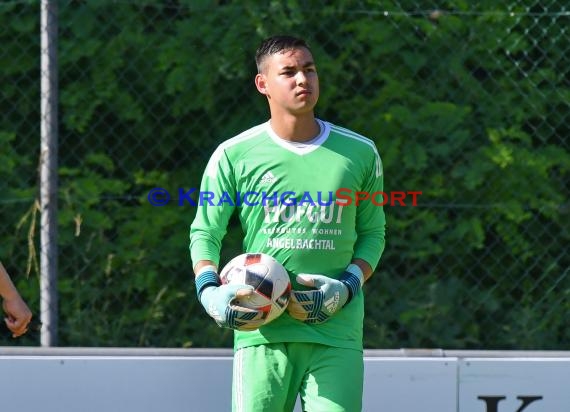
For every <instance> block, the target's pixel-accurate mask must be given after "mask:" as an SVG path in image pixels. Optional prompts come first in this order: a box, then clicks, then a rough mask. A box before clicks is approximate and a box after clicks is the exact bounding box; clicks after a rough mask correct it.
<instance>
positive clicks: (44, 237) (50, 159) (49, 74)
mask: <svg viewBox="0 0 570 412" xmlns="http://www.w3.org/2000/svg"><path fill="white" fill-rule="evenodd" d="M41 4H42V6H41V155H40V180H41V187H40V207H41V227H40V231H41V235H40V242H41V244H40V251H41V259H40V266H41V279H40V284H41V321H42V323H43V328H42V334H41V344H42V346H57V317H58V308H57V300H58V299H57V190H58V179H57V163H58V159H57V146H58V143H57V141H58V125H57V117H58V116H57V102H58V92H57V26H58V25H57V2H56V1H53V0H51V1H50V0H42V3H41Z"/></svg>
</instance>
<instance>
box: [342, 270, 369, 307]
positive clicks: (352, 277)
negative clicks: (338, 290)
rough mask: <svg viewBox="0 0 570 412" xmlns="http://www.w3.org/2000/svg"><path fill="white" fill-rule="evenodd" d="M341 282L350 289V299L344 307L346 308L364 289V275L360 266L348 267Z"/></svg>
mask: <svg viewBox="0 0 570 412" xmlns="http://www.w3.org/2000/svg"><path fill="white" fill-rule="evenodd" d="M339 280H340V281H341V282H342V283H343V284H344V285H345V286H346V287H347V288H348V299H347V300H346V303H345V304H344V305H343V306H346V305H348V303H349V302H350V301H351V300H352V298H353V297H354V296H356V294H357V293H358V292H359V291H360V289H361V288H362V284H363V283H364V274H363V273H362V269H360V267H359V266H358V265H355V264H354V263H351V264H350V265H348V266H347V268H346V269H345V271H344V273H343V274H342V276H341V277H340V278H339Z"/></svg>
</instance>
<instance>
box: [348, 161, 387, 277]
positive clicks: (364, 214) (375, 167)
mask: <svg viewBox="0 0 570 412" xmlns="http://www.w3.org/2000/svg"><path fill="white" fill-rule="evenodd" d="M370 166H371V167H370V171H369V173H368V178H367V179H366V182H365V186H364V187H363V188H362V191H364V192H366V193H368V195H369V196H370V197H369V199H367V200H365V201H363V202H362V203H360V205H359V206H358V207H357V212H356V232H357V240H356V244H355V246H354V258H360V259H364V260H365V261H366V262H368V263H369V264H370V266H372V269H374V268H375V267H376V266H377V265H378V262H379V261H380V256H381V255H382V252H383V251H384V246H385V234H386V217H385V214H384V209H383V207H382V206H379V204H382V202H383V201H384V200H383V199H384V197H383V196H384V194H383V192H384V174H383V171H382V161H381V160H380V157H379V156H377V157H376V159H375V161H373V162H372V163H371V165H370Z"/></svg>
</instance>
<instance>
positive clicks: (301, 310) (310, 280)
mask: <svg viewBox="0 0 570 412" xmlns="http://www.w3.org/2000/svg"><path fill="white" fill-rule="evenodd" d="M297 282H299V283H300V284H302V285H305V286H311V287H314V288H317V289H316V290H308V291H299V290H292V291H291V300H290V301H289V305H288V306H287V310H288V311H289V314H290V315H291V316H292V317H293V318H295V319H298V320H300V321H303V322H305V323H324V322H326V321H327V320H329V318H330V317H331V316H332V315H334V314H335V313H336V312H337V311H338V310H339V309H340V308H341V307H342V306H343V305H344V304H345V303H346V302H347V300H348V288H347V287H346V286H345V285H344V284H343V283H342V282H341V281H340V280H336V279H332V278H329V277H327V276H323V275H312V274H307V273H302V274H299V275H298V276H297Z"/></svg>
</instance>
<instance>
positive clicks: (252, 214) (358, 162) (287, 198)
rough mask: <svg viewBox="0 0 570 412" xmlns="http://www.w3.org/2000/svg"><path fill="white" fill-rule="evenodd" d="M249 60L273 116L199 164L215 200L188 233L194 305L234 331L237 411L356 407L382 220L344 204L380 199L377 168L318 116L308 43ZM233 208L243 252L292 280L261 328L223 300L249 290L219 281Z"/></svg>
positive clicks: (274, 40) (344, 133)
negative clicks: (261, 257)
mask: <svg viewBox="0 0 570 412" xmlns="http://www.w3.org/2000/svg"><path fill="white" fill-rule="evenodd" d="M256 63H257V69H258V74H257V75H256V77H255V85H256V87H257V90H258V91H259V92H260V93H261V94H263V95H265V96H266V98H267V101H268V103H269V109H270V114H271V117H270V120H269V121H268V122H265V123H263V124H260V125H258V126H255V127H253V128H251V129H249V130H247V131H245V132H243V133H241V134H239V135H238V136H236V137H234V138H232V139H229V140H227V141H225V142H224V143H222V144H221V145H220V146H219V147H218V148H217V149H216V150H215V152H214V153H213V155H212V157H211V158H210V161H209V163H208V165H207V167H206V170H205V172H204V176H203V179H202V184H201V189H200V190H201V192H210V193H212V194H213V196H214V199H215V200H214V202H213V204H208V202H203V204H201V205H199V206H198V208H197V212H196V217H195V220H194V222H193V223H192V226H191V230H190V252H191V257H192V262H193V265H194V272H195V274H196V289H197V292H198V298H199V299H200V302H201V303H202V305H203V306H204V308H205V309H206V311H207V312H208V314H209V315H210V316H212V317H213V318H214V319H215V320H216V322H217V323H218V324H219V325H220V326H223V327H229V328H232V329H235V335H234V336H235V345H234V349H235V354H234V373H233V391H232V394H233V395H232V400H233V402H232V403H233V410H234V411H250V412H260V411H267V412H275V411H291V410H293V407H294V405H295V401H296V398H297V395H298V394H300V396H301V402H302V406H303V410H304V411H309V412H310V411H327V412H335V411H347V412H355V411H360V410H361V409H362V388H363V343H362V341H363V337H362V331H363V317H364V296H363V292H362V285H363V283H364V282H365V281H366V280H367V279H368V278H369V277H370V276H371V275H372V273H373V268H375V267H376V265H377V264H378V262H379V259H380V256H381V254H382V251H383V250H384V244H385V241H384V234H385V216H384V211H383V209H382V207H380V206H377V205H375V204H373V203H372V202H362V203H360V204H359V205H358V206H357V205H356V202H354V201H352V202H348V201H347V200H346V199H345V198H346V194H347V193H352V197H353V200H354V198H355V196H356V193H357V192H367V193H374V192H381V191H383V174H382V162H381V160H380V156H379V155H378V151H377V149H376V147H375V144H374V142H373V141H372V140H370V139H367V138H365V137H363V136H360V135H358V134H357V133H354V132H352V131H350V130H347V129H344V128H341V127H338V126H335V125H333V124H331V123H328V122H326V121H323V120H320V119H317V118H316V117H315V114H314V108H315V105H316V103H317V100H318V97H319V78H318V75H317V69H316V64H315V62H314V60H313V56H312V53H311V51H310V49H309V47H308V45H307V44H306V43H305V41H303V40H302V39H298V38H294V37H290V36H274V37H271V38H268V39H266V40H264V41H263V42H262V44H261V45H260V46H259V48H258V50H257V53H256ZM339 189H343V192H342V193H343V195H344V196H343V198H344V199H337V198H335V194H336V193H337V191H338V190H339ZM246 193H247V194H248V196H247V197H246V198H243V197H240V196H241V195H243V194H246ZM221 199H224V201H223V202H222V203H223V206H222V207H220V206H217V205H216V203H217V200H221ZM341 200H342V201H341ZM234 211H237V213H238V215H239V218H240V221H241V223H242V227H243V228H244V231H245V238H244V241H243V248H244V251H245V252H261V253H266V254H268V255H271V256H273V257H274V258H275V259H277V260H278V261H279V262H281V263H282V264H283V265H284V266H285V268H286V269H287V271H288V272H289V275H290V276H291V282H292V287H293V291H292V293H291V301H290V303H289V306H288V307H287V309H288V310H287V311H286V312H285V313H284V314H283V315H281V316H280V317H279V318H277V319H276V320H274V321H273V322H271V323H269V324H267V325H263V326H261V327H259V326H260V325H261V324H262V323H263V319H262V313H261V312H255V311H254V312H251V311H250V310H246V309H244V308H241V307H239V306H235V305H232V304H231V302H232V300H233V299H234V298H235V297H236V295H239V296H243V295H247V294H248V293H250V291H251V288H250V287H247V286H245V285H244V286H239V285H237V286H236V285H220V280H219V277H218V264H219V258H220V247H221V242H222V238H223V237H224V235H225V233H226V228H227V224H228V221H229V218H230V216H231V214H232V213H233V212H234ZM238 329H239V330H238Z"/></svg>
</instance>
